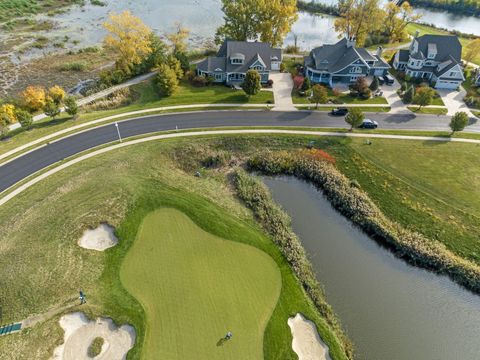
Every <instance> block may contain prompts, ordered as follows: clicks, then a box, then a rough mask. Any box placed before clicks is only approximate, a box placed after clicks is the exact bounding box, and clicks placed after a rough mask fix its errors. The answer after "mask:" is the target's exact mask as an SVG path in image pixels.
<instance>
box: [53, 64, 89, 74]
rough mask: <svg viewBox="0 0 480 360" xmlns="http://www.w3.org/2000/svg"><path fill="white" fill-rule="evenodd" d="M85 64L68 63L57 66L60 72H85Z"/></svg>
mask: <svg viewBox="0 0 480 360" xmlns="http://www.w3.org/2000/svg"><path fill="white" fill-rule="evenodd" d="M86 69H87V64H86V63H85V62H69V63H64V64H62V65H60V66H59V70H60V71H78V72H80V71H85V70H86Z"/></svg>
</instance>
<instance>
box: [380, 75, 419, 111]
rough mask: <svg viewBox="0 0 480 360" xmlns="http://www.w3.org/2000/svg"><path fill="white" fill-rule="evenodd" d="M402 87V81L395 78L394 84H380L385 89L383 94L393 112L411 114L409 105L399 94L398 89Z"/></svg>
mask: <svg viewBox="0 0 480 360" xmlns="http://www.w3.org/2000/svg"><path fill="white" fill-rule="evenodd" d="M400 87H401V86H400V83H399V82H398V81H397V79H395V82H394V83H393V85H387V84H384V85H382V86H380V89H381V90H382V91H383V96H385V99H387V102H388V105H389V106H390V108H391V110H390V113H391V114H410V113H411V112H410V110H408V109H407V105H405V104H404V103H403V101H402V99H400V96H398V94H397V90H398V89H400Z"/></svg>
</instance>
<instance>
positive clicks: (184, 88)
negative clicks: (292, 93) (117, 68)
mask: <svg viewBox="0 0 480 360" xmlns="http://www.w3.org/2000/svg"><path fill="white" fill-rule="evenodd" d="M133 90H134V91H135V93H136V95H135V97H136V98H135V100H134V101H133V102H132V103H131V104H130V105H127V106H123V107H121V108H118V109H113V110H106V111H95V112H91V113H82V114H81V115H80V117H79V118H78V119H76V120H75V121H71V120H70V119H71V118H70V117H69V116H68V115H66V114H63V115H61V116H60V117H59V118H57V119H55V120H51V119H45V120H42V121H39V122H37V123H35V124H34V127H33V129H32V130H30V131H23V130H22V129H19V130H15V132H14V135H13V136H12V137H11V138H9V139H7V140H4V141H0V153H4V152H7V151H9V150H11V149H14V148H15V147H18V146H20V145H23V144H26V143H28V142H30V141H33V140H35V139H39V138H41V137H43V136H46V135H48V134H51V133H54V132H56V131H59V130H63V129H67V128H69V127H72V126H75V125H78V124H81V123H85V122H88V121H91V120H95V119H100V118H102V117H106V116H110V115H116V114H121V113H125V112H130V111H136V110H142V109H151V108H157V107H162V106H176V105H191V104H209V103H212V104H219V103H231V104H244V103H249V104H266V103H267V101H271V102H273V93H272V92H271V91H261V92H260V93H259V94H257V95H255V96H251V97H250V99H248V98H247V97H246V96H245V94H244V93H243V91H241V90H232V89H230V88H228V87H226V86H211V87H207V88H195V87H193V86H191V85H189V84H187V83H182V85H181V86H180V87H179V90H178V92H177V93H176V94H174V95H173V96H171V97H169V98H160V97H159V96H158V95H157V93H156V92H155V90H154V88H153V86H152V84H151V82H145V83H142V84H138V85H136V86H134V87H133Z"/></svg>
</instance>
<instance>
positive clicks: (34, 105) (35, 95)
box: [21, 86, 46, 112]
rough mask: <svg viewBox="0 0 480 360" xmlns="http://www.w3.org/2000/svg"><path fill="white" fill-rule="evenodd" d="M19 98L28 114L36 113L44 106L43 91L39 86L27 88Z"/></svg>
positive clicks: (44, 96)
mask: <svg viewBox="0 0 480 360" xmlns="http://www.w3.org/2000/svg"><path fill="white" fill-rule="evenodd" d="M21 96H22V99H23V102H24V103H25V106H26V107H27V108H28V110H29V111H30V112H35V111H38V110H40V109H42V108H43V107H44V106H45V104H46V95H45V89H44V88H43V87H40V86H28V87H27V88H26V89H25V90H24V91H23V92H22V94H21Z"/></svg>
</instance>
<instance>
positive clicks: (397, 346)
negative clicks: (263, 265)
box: [264, 177, 480, 360]
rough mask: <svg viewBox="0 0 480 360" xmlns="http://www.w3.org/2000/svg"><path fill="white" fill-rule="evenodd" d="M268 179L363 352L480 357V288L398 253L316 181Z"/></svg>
mask: <svg viewBox="0 0 480 360" xmlns="http://www.w3.org/2000/svg"><path fill="white" fill-rule="evenodd" d="M264 181H265V183H266V185H267V186H268V187H269V188H270V190H271V191H272V194H273V197H274V198H275V200H276V201H277V202H278V203H279V204H280V205H282V207H283V208H284V209H285V210H286V211H287V213H288V214H289V215H290V216H291V218H292V226H293V230H294V231H295V233H296V234H297V235H298V236H299V238H300V240H301V241H302V244H303V246H304V247H305V249H306V251H307V253H308V255H309V257H310V260H311V262H312V264H313V268H314V271H315V273H316V275H317V277H318V280H319V281H320V283H321V284H323V285H324V287H325V293H326V297H327V301H328V302H329V303H330V304H331V305H332V307H333V309H334V311H335V312H336V313H337V314H338V316H339V318H340V320H341V322H342V324H343V325H344V328H345V329H346V330H347V333H348V335H349V337H350V338H351V339H352V341H353V342H354V344H355V348H356V351H357V355H358V358H359V359H360V360H366V359H369V360H387V359H388V360H420V359H421V360H455V359H462V360H478V359H479V358H480V355H479V354H480V341H479V339H480V296H477V295H474V294H472V293H471V292H469V291H466V290H464V289H463V288H461V287H459V286H458V285H456V284H455V283H453V282H452V281H451V280H450V279H448V278H447V277H444V276H438V275H436V274H434V273H431V272H428V271H425V270H422V269H419V268H415V267H412V266H410V265H408V264H406V263H405V262H404V261H402V260H400V259H398V258H396V257H395V256H393V255H392V253H390V252H389V251H388V250H386V249H385V248H383V247H381V246H379V245H378V244H377V243H376V242H374V241H373V240H371V239H370V238H369V237H368V236H366V235H365V234H364V233H362V232H361V231H360V230H359V229H358V228H356V227H354V226H352V225H351V223H350V222H349V221H348V220H347V219H345V218H344V217H343V216H341V215H340V214H339V213H337V212H336V211H335V210H334V209H333V208H332V207H331V206H330V203H329V202H328V201H327V200H326V199H325V198H324V197H323V195H322V194H321V193H320V192H319V191H317V189H316V188H315V187H313V186H312V185H310V184H308V183H306V182H303V181H300V180H297V179H295V178H287V177H280V178H264Z"/></svg>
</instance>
